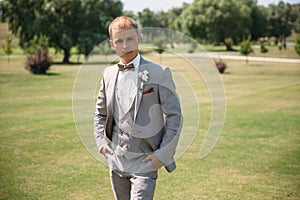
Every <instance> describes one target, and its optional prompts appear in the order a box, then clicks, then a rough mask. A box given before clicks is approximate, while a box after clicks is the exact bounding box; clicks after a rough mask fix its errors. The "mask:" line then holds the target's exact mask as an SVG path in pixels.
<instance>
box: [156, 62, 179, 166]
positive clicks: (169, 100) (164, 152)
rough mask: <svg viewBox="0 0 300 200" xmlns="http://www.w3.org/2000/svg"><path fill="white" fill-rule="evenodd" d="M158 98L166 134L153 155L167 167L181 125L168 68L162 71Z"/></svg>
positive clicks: (175, 95)
mask: <svg viewBox="0 0 300 200" xmlns="http://www.w3.org/2000/svg"><path fill="white" fill-rule="evenodd" d="M159 98H160V104H161V106H162V110H163V112H164V114H165V116H166V122H165V123H166V124H165V129H166V132H165V134H164V136H163V139H162V142H161V143H160V147H159V149H158V150H156V151H155V152H154V155H155V156H156V157H157V158H158V159H159V160H160V161H161V162H163V163H164V165H165V166H167V165H169V164H170V163H172V162H173V156H174V154H175V150H176V146H177V144H178V140H179V134H180V131H181V127H182V123H183V118H182V113H181V107H180V101H179V97H178V95H177V93H176V91H175V85H174V82H173V79H172V74H171V71H170V69H169V68H168V67H167V68H165V69H164V71H163V73H162V77H161V80H160V83H159Z"/></svg>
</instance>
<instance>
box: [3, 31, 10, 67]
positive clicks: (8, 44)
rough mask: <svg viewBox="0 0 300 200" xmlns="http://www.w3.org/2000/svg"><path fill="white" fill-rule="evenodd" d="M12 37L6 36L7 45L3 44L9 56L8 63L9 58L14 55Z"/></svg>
mask: <svg viewBox="0 0 300 200" xmlns="http://www.w3.org/2000/svg"><path fill="white" fill-rule="evenodd" d="M11 43H12V37H11V36H6V40H5V43H4V44H2V48H3V51H4V53H5V54H6V55H7V62H8V63H9V61H10V60H9V56H10V55H11V54H12V49H11V47H12V45H11Z"/></svg>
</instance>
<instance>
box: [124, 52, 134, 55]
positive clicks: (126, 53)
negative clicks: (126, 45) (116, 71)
mask: <svg viewBox="0 0 300 200" xmlns="http://www.w3.org/2000/svg"><path fill="white" fill-rule="evenodd" d="M132 52H133V51H128V52H124V53H123V55H128V54H131V53H132Z"/></svg>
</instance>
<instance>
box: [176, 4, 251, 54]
mask: <svg viewBox="0 0 300 200" xmlns="http://www.w3.org/2000/svg"><path fill="white" fill-rule="evenodd" d="M250 13H251V8H249V6H247V5H246V4H243V3H242V2H241V1H235V0H195V1H194V2H193V4H191V5H190V6H188V7H187V8H186V9H184V11H183V12H182V13H181V16H180V20H181V21H182V29H183V31H184V32H188V34H189V35H191V36H192V37H193V38H195V39H196V40H198V41H201V40H203V39H207V40H208V41H209V42H213V43H216V44H220V43H223V44H225V39H226V38H231V39H232V40H233V41H234V42H235V43H236V42H238V41H240V40H241V39H242V38H243V37H245V36H247V35H249V34H250V30H249V25H250V24H251V23H250V22H251V21H250V20H251V19H250V18H249V15H250ZM226 48H227V50H231V46H226Z"/></svg>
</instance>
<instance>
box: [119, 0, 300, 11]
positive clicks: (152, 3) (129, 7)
mask: <svg viewBox="0 0 300 200" xmlns="http://www.w3.org/2000/svg"><path fill="white" fill-rule="evenodd" d="M121 1H122V3H123V6H124V10H126V11H133V12H135V13H137V12H139V11H142V10H144V9H145V8H149V9H150V10H152V11H154V12H158V11H162V10H163V11H168V10H169V9H171V8H174V7H181V6H182V4H183V2H186V3H192V2H193V1H194V0H121ZM279 1H280V0H257V3H258V5H264V6H267V5H269V4H271V3H274V4H277V3H278V2H279ZM283 1H284V2H286V3H290V4H295V3H300V0H283Z"/></svg>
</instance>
